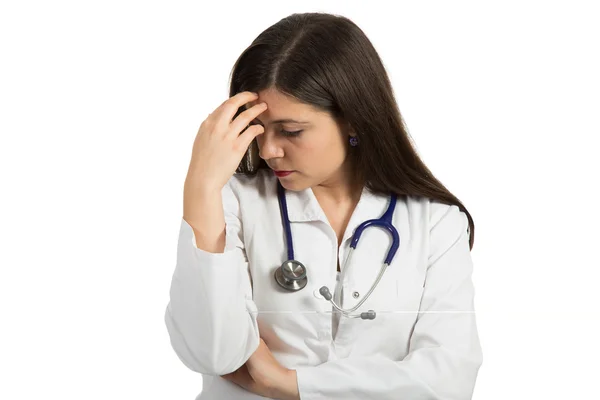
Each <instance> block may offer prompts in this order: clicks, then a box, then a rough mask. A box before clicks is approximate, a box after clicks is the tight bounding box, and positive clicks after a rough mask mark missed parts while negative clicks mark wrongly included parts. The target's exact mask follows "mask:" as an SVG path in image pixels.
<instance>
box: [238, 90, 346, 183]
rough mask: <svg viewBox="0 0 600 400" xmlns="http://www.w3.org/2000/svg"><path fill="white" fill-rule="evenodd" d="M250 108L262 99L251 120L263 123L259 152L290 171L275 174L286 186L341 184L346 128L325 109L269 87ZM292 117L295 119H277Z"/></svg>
mask: <svg viewBox="0 0 600 400" xmlns="http://www.w3.org/2000/svg"><path fill="white" fill-rule="evenodd" d="M258 96H259V97H258V99H257V100H256V101H252V102H250V103H248V104H246V105H245V108H250V107H252V106H253V105H255V104H258V103H261V102H265V103H267V109H266V110H265V111H263V112H262V113H261V114H259V115H258V117H257V118H256V119H255V120H254V121H252V122H251V124H260V125H262V126H263V127H264V130H265V131H264V133H263V134H261V135H258V136H257V137H256V140H257V143H258V148H259V155H260V157H261V158H262V159H264V160H265V161H266V163H267V165H268V166H269V167H270V168H271V169H273V170H275V171H293V172H292V173H291V174H289V175H287V176H284V177H278V179H279V181H280V182H281V185H282V186H283V187H284V188H286V189H289V190H303V189H306V188H308V187H314V186H318V185H324V186H328V185H329V186H335V185H338V184H345V183H346V181H347V180H348V179H349V177H348V176H346V175H345V174H346V171H347V170H348V165H347V162H346V161H347V158H346V156H347V143H348V138H349V136H348V132H346V130H344V128H343V127H342V126H340V124H339V123H338V122H337V121H336V120H335V119H333V118H332V117H331V116H330V115H329V114H328V113H326V112H322V111H319V110H317V109H315V108H314V107H312V106H310V105H307V104H304V103H300V102H298V101H297V100H296V99H294V98H291V97H289V96H287V95H284V94H282V93H280V92H277V91H275V90H273V89H269V90H265V91H261V92H259V93H258ZM280 119H292V120H295V121H297V122H278V121H277V120H280Z"/></svg>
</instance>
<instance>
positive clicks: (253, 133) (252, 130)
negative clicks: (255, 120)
mask: <svg viewBox="0 0 600 400" xmlns="http://www.w3.org/2000/svg"><path fill="white" fill-rule="evenodd" d="M264 132H265V129H264V128H263V127H262V125H250V126H249V127H248V129H246V130H245V131H244V133H242V134H241V135H240V136H239V137H238V138H237V139H236V142H235V147H236V149H240V150H246V149H248V146H250V143H252V140H254V138H255V137H257V136H258V135H262V134H263V133H264Z"/></svg>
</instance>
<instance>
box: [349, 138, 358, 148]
mask: <svg viewBox="0 0 600 400" xmlns="http://www.w3.org/2000/svg"><path fill="white" fill-rule="evenodd" d="M350 146H353V147H354V146H358V138H357V137H355V136H350Z"/></svg>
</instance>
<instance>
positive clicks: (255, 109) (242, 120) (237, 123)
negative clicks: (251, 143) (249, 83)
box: [229, 103, 267, 137]
mask: <svg viewBox="0 0 600 400" xmlns="http://www.w3.org/2000/svg"><path fill="white" fill-rule="evenodd" d="M266 109H267V106H266V103H261V104H256V105H254V106H252V107H250V108H248V109H247V110H246V111H244V112H242V113H241V114H240V115H238V116H237V117H236V118H235V119H234V120H233V122H232V123H231V125H230V128H229V133H230V134H231V136H232V137H235V136H238V135H239V134H240V132H242V130H244V128H246V127H247V126H248V125H249V124H250V122H252V121H253V120H254V119H255V118H256V117H257V116H259V115H260V114H261V113H262V112H263V111H265V110H266Z"/></svg>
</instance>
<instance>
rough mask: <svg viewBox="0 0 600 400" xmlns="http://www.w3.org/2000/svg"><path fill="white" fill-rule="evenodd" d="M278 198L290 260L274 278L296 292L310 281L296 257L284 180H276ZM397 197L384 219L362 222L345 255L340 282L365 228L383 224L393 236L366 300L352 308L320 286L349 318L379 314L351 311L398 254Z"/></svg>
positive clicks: (394, 195) (373, 286) (391, 196)
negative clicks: (334, 298) (395, 213)
mask: <svg viewBox="0 0 600 400" xmlns="http://www.w3.org/2000/svg"><path fill="white" fill-rule="evenodd" d="M277 198H278V200H279V208H280V210H281V216H282V219H283V226H284V229H285V237H286V244H287V253H288V259H287V260H286V261H285V262H284V263H283V264H282V265H281V267H279V268H278V269H277V270H276V271H275V280H276V281H277V283H278V284H279V285H280V286H281V287H283V288H284V289H287V290H290V291H296V290H300V289H302V288H304V287H305V286H306V283H307V276H306V267H305V266H304V265H303V264H302V263H301V262H299V261H296V260H294V243H293V240H292V230H291V226H290V219H289V216H288V212H287V201H286V197H285V189H284V188H283V186H282V185H281V182H279V180H277ZM396 199H397V196H396V194H394V193H392V194H391V195H390V203H389V205H388V208H387V210H386V211H385V213H384V214H383V216H382V217H381V218H377V219H370V220H367V221H365V222H363V223H362V224H360V225H359V226H358V227H357V228H356V230H355V231H354V234H353V235H352V242H351V243H350V250H349V252H348V256H347V257H346V261H345V262H344V268H342V276H341V277H340V281H342V280H343V276H344V274H345V273H346V270H347V268H346V265H348V264H349V261H350V259H351V258H352V253H353V252H354V250H356V246H357V245H358V241H359V239H360V237H361V235H362V234H363V232H364V230H365V229H367V228H369V227H372V226H378V227H381V228H383V229H385V230H387V232H388V233H389V234H390V235H391V237H392V244H391V245H390V248H389V250H388V253H387V256H386V258H385V261H384V262H383V264H382V266H381V269H380V271H379V274H378V275H377V279H376V280H375V282H373V284H372V285H371V288H370V289H369V291H368V292H367V294H366V295H365V296H364V297H363V299H362V300H361V301H359V302H358V303H357V304H356V305H355V306H354V307H352V308H350V309H343V308H341V307H339V306H338V305H337V304H336V303H335V301H334V300H333V296H332V295H331V293H330V291H329V289H328V288H327V286H322V287H321V288H320V289H319V293H321V295H323V297H324V298H325V299H326V300H328V301H329V302H330V303H331V304H332V305H333V306H334V307H335V308H336V309H337V310H339V311H340V312H341V313H342V315H344V316H346V317H348V318H362V319H375V316H376V313H375V311H373V310H369V311H367V312H362V313H360V315H351V314H350V313H351V312H353V311H355V310H356V309H357V308H359V307H360V306H361V305H362V304H363V303H364V302H365V301H366V300H367V299H368V298H369V296H370V295H371V293H372V292H373V290H374V289H375V287H376V286H377V284H378V283H379V281H380V280H381V277H382V276H383V273H384V272H385V270H386V268H387V267H388V266H389V265H390V264H391V262H392V260H393V259H394V256H395V255H396V252H397V250H398V248H399V247H400V236H399V235H398V231H397V230H396V228H395V227H394V225H393V223H392V217H393V215H394V209H395V208H396ZM350 265H351V264H350ZM336 294H337V292H336Z"/></svg>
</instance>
